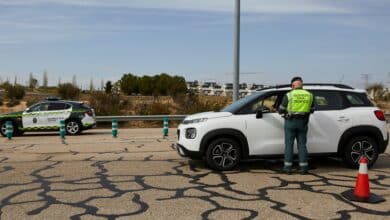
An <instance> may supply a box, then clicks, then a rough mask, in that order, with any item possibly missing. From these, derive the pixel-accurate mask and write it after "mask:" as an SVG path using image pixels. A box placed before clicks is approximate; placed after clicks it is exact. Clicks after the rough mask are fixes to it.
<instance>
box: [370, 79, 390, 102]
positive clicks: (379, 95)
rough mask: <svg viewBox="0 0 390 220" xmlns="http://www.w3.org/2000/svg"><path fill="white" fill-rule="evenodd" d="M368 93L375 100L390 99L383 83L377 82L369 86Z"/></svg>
mask: <svg viewBox="0 0 390 220" xmlns="http://www.w3.org/2000/svg"><path fill="white" fill-rule="evenodd" d="M367 93H368V94H369V95H370V96H371V98H372V99H373V100H374V102H379V101H387V100H389V98H390V97H389V96H390V94H389V92H388V91H386V90H385V88H384V86H383V85H382V84H381V83H375V84H372V85H370V86H368V87H367Z"/></svg>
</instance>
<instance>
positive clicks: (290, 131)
mask: <svg viewBox="0 0 390 220" xmlns="http://www.w3.org/2000/svg"><path fill="white" fill-rule="evenodd" d="M308 122H309V118H305V119H298V118H290V119H286V120H285V124H284V132H285V151H284V168H285V169H287V170H289V169H291V167H292V162H293V155H294V141H295V139H296V140H297V144H298V152H299V154H298V155H299V166H300V167H301V170H307V169H308V163H307V148H306V142H307V130H308Z"/></svg>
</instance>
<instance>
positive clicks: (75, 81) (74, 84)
mask: <svg viewBox="0 0 390 220" xmlns="http://www.w3.org/2000/svg"><path fill="white" fill-rule="evenodd" d="M72 85H73V86H74V87H77V78H76V75H73V77H72Z"/></svg>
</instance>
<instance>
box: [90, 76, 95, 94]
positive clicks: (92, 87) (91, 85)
mask: <svg viewBox="0 0 390 220" xmlns="http://www.w3.org/2000/svg"><path fill="white" fill-rule="evenodd" d="M94 90H95V86H94V84H93V79H92V78H91V81H90V82H89V91H91V92H92V91H94Z"/></svg>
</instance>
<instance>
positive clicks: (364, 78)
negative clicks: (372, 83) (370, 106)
mask: <svg viewBox="0 0 390 220" xmlns="http://www.w3.org/2000/svg"><path fill="white" fill-rule="evenodd" d="M361 76H362V79H363V82H364V89H367V88H368V79H369V78H370V74H367V73H365V74H361Z"/></svg>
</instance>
